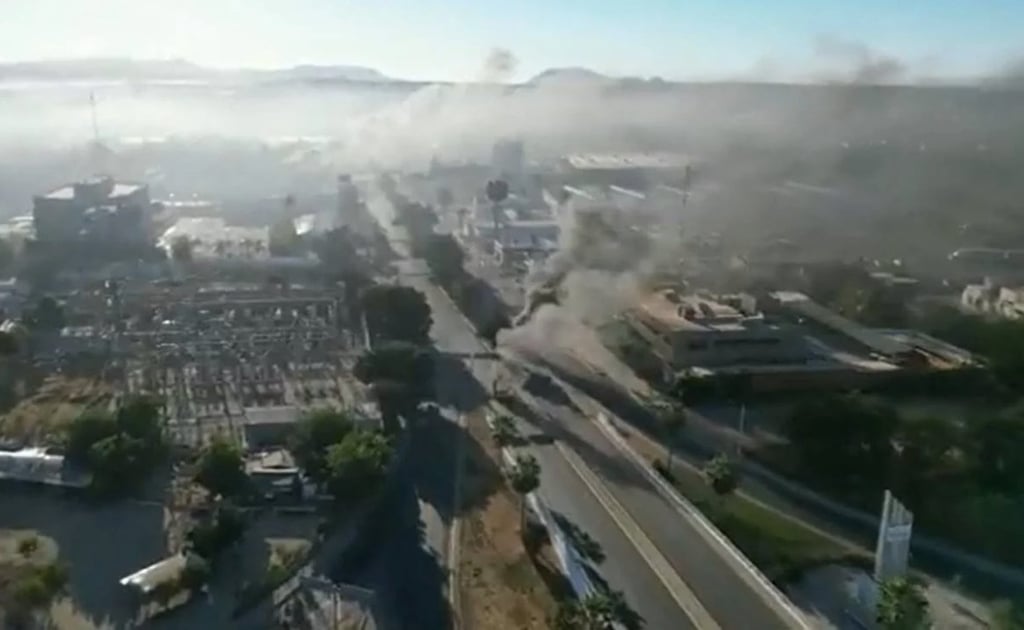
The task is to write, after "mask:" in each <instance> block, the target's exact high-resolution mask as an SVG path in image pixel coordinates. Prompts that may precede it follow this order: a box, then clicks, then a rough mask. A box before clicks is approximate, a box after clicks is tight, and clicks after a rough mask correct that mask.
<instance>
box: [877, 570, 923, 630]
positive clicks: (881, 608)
mask: <svg viewBox="0 0 1024 630" xmlns="http://www.w3.org/2000/svg"><path fill="white" fill-rule="evenodd" d="M876 621H877V622H878V626H879V628H881V629H882V630H927V629H928V628H931V627H932V623H931V618H930V616H929V613H928V600H926V599H925V598H924V594H922V593H921V588H920V587H919V586H918V585H917V584H916V583H914V582H912V581H911V580H909V579H907V578H905V577H898V578H892V579H890V580H886V581H885V582H883V583H882V585H881V592H880V593H879V599H878V609H877V610H876Z"/></svg>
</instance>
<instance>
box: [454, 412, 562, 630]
mask: <svg viewBox="0 0 1024 630" xmlns="http://www.w3.org/2000/svg"><path fill="white" fill-rule="evenodd" d="M469 431H470V437H469V438H468V439H470V440H473V441H474V442H475V443H476V444H475V445H474V446H475V447H474V448H469V449H467V452H468V453H470V455H468V461H467V462H465V466H466V471H465V478H464V487H463V489H464V494H465V496H467V497H469V498H470V503H471V504H473V505H475V506H476V507H474V509H473V510H472V511H470V512H468V513H467V514H466V515H465V516H464V517H463V519H464V520H463V526H462V540H461V541H460V544H461V546H462V547H461V549H462V555H461V561H460V562H461V564H460V574H459V576H460V578H459V584H458V588H459V589H460V591H461V608H462V611H461V612H462V615H463V619H462V622H463V623H462V626H463V627H465V628H487V629H488V630H521V629H527V628H536V629H542V628H549V627H550V625H549V620H550V619H551V618H553V616H554V613H555V610H556V607H557V605H556V603H555V599H554V597H553V596H552V595H551V593H550V591H549V590H548V588H547V586H546V584H545V581H544V580H543V578H542V576H541V575H540V574H539V573H538V571H537V568H536V566H535V565H534V563H533V561H532V560H531V558H530V556H529V555H528V554H527V552H526V550H525V549H524V548H523V542H522V538H521V536H520V533H519V522H520V516H519V499H518V497H517V496H516V495H515V494H513V493H512V491H511V490H510V489H509V488H508V487H507V486H506V485H505V484H504V480H503V478H502V477H501V473H500V471H499V469H498V461H500V460H499V453H498V450H497V449H496V448H495V447H494V446H493V444H492V443H491V440H490V436H489V434H488V431H487V425H486V424H485V422H484V420H483V419H482V418H480V417H477V418H473V419H472V420H470V421H469ZM487 492H490V495H489V496H480V495H481V494H484V493H487ZM473 499H475V500H473Z"/></svg>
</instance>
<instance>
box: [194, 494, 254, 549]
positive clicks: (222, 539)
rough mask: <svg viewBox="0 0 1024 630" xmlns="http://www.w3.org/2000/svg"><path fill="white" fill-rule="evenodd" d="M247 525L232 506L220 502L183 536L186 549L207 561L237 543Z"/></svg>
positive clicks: (242, 515)
mask: <svg viewBox="0 0 1024 630" xmlns="http://www.w3.org/2000/svg"><path fill="white" fill-rule="evenodd" d="M247 525H248V523H247V521H246V518H245V515H244V514H243V513H242V511H241V510H240V509H238V508H237V507H236V506H235V505H234V504H232V503H227V502H221V503H219V504H218V505H217V507H216V508H215V509H214V510H213V512H212V514H210V516H209V517H208V518H206V519H204V520H202V521H199V522H198V523H196V524H195V525H194V526H193V527H192V528H191V529H190V530H189V531H188V533H187V534H186V535H185V538H186V541H187V542H188V549H189V551H190V552H192V553H195V554H197V555H199V556H201V557H203V558H206V559H207V560H213V559H215V558H216V557H217V555H219V554H220V552H221V551H223V550H224V549H227V548H228V547H230V546H231V545H233V544H235V543H236V542H238V541H239V540H240V539H241V538H242V535H243V534H244V533H245V528H246V527H247Z"/></svg>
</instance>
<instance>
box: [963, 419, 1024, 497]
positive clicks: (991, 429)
mask: <svg viewBox="0 0 1024 630" xmlns="http://www.w3.org/2000/svg"><path fill="white" fill-rule="evenodd" d="M966 442H967V445H968V447H967V456H968V462H969V466H970V468H971V470H972V476H973V477H974V479H975V481H976V482H977V483H978V485H979V486H981V487H982V488H984V489H985V490H987V491H993V492H1003V493H1012V492H1019V491H1021V490H1024V406H1022V405H1017V406H1015V407H1011V408H1010V409H1008V410H1006V411H1004V412H1002V413H999V414H996V415H994V416H986V417H982V418H978V419H975V420H973V421H971V422H969V423H968V424H967V440H966Z"/></svg>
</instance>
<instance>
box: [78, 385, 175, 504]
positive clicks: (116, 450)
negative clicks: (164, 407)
mask: <svg viewBox="0 0 1024 630" xmlns="http://www.w3.org/2000/svg"><path fill="white" fill-rule="evenodd" d="M64 449H65V453H66V456H67V458H68V460H69V461H70V462H72V463H74V464H77V465H79V466H81V467H83V468H84V469H86V470H88V471H89V472H90V473H91V474H92V487H93V490H95V491H96V492H97V493H99V494H103V495H117V494H124V493H126V492H130V491H132V490H134V489H136V488H138V486H139V484H140V483H142V482H143V481H145V479H146V478H147V477H148V475H149V473H150V472H152V471H153V469H154V467H155V466H156V465H157V464H158V463H159V462H160V461H162V459H163V456H164V455H165V453H166V444H165V442H164V435H163V428H162V426H161V423H160V406H159V402H158V401H157V400H156V399H154V398H152V397H148V396H133V397H129V398H126V399H125V400H123V401H122V402H121V404H120V405H119V406H118V407H117V409H116V410H115V411H107V410H104V409H96V408H93V409H89V410H87V411H86V412H84V413H83V414H82V415H80V416H79V417H77V418H76V419H75V420H74V421H73V422H71V423H70V424H69V425H68V427H67V433H66V436H65V442H64Z"/></svg>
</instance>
